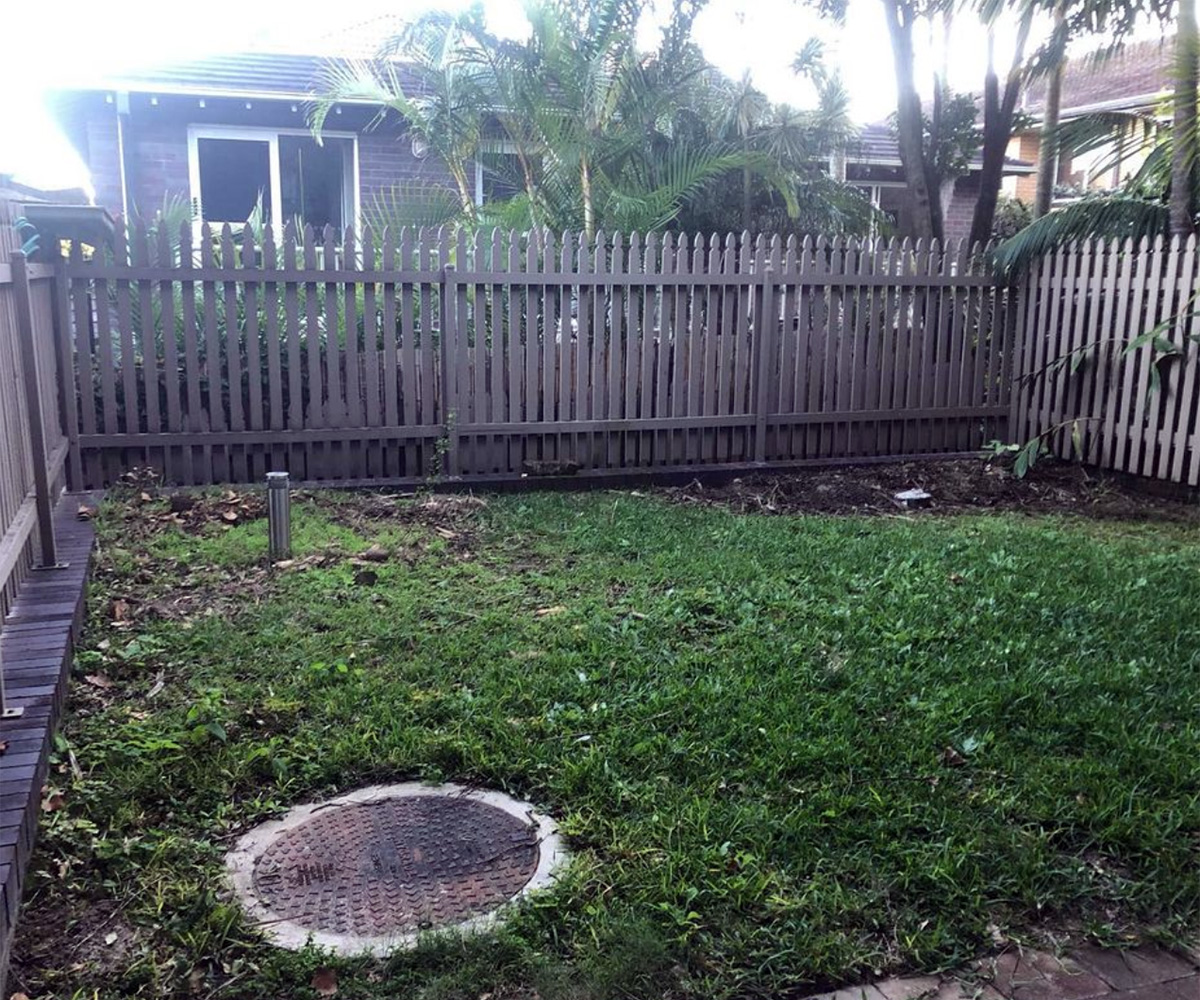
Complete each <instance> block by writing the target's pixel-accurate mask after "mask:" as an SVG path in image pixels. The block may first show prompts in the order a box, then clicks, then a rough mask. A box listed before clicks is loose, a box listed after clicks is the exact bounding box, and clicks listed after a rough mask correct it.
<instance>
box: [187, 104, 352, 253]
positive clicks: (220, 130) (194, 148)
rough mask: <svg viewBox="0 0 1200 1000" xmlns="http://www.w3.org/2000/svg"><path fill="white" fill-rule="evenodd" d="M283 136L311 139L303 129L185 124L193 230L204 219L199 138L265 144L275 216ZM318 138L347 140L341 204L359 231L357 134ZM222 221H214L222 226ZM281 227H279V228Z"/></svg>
mask: <svg viewBox="0 0 1200 1000" xmlns="http://www.w3.org/2000/svg"><path fill="white" fill-rule="evenodd" d="M285 135H301V136H308V137H310V138H311V137H312V132H311V131H309V130H308V129H304V128H263V127H261V126H253V125H189V126H188V131H187V144H188V188H189V192H188V194H189V197H190V199H191V202H192V212H193V219H194V221H195V226H196V229H197V231H199V228H200V227H201V226H202V225H204V223H205V222H206V221H208V220H206V219H205V218H204V205H203V203H202V201H201V199H200V140H201V139H240V140H242V141H244V142H265V143H266V144H267V151H268V152H267V169H268V172H269V174H270V178H269V182H270V186H271V205H272V207H273V209H274V211H275V213H279V212H280V211H281V210H282V207H283V180H282V176H281V172H280V167H279V137H280V136H285ZM321 136H322V137H323V138H328V139H349V140H350V173H351V179H350V200H349V204H348V205H346V204H343V206H342V207H343V215H345V211H344V210H345V209H347V208H348V209H349V210H350V211H349V219H348V220H346V219H344V220H343V221H347V222H348V224H349V225H351V226H353V227H354V228H355V229H356V230H357V229H358V228H359V218H360V191H359V180H358V133H357V132H322V133H321ZM225 221H226V220H225V219H220V220H218V221H216V222H214V223H213V224H214V225H222V224H224V223H225ZM271 225H272V226H273V227H276V226H279V223H278V220H277V219H272V220H271ZM280 228H282V227H280Z"/></svg>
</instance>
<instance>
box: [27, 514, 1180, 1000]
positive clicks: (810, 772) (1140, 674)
mask: <svg viewBox="0 0 1200 1000" xmlns="http://www.w3.org/2000/svg"><path fill="white" fill-rule="evenodd" d="M392 506H396V507H398V512H399V516H398V517H387V516H385V515H386V514H387V513H388V507H389V503H388V502H387V501H378V500H373V501H371V502H369V503H366V502H364V501H363V500H362V498H355V497H353V496H338V495H321V496H316V497H312V498H310V499H308V500H306V501H304V502H303V503H301V504H299V505H298V509H297V510H296V512H295V514H296V535H297V549H298V552H297V555H298V556H301V557H303V556H310V555H313V554H315V553H325V554H326V557H325V558H323V559H320V560H311V563H312V564H311V565H306V568H304V569H302V570H293V571H289V572H283V573H278V574H275V575H274V576H270V577H269V576H267V575H266V574H265V573H264V572H263V571H261V569H260V567H261V564H262V562H263V560H264V557H265V549H266V524H265V521H262V520H252V521H249V522H247V523H240V522H239V523H237V524H235V525H234V526H232V527H229V526H227V525H225V524H224V523H223V522H221V521H220V519H219V518H218V519H214V521H213V523H211V524H210V525H208V526H207V527H205V528H203V529H202V531H201V532H200V533H199V534H196V533H188V532H185V531H184V530H182V529H180V528H177V527H175V526H173V525H171V524H170V523H169V522H163V521H162V520H161V517H162V512H163V511H164V510H165V503H161V502H157V501H156V502H152V503H139V502H137V501H136V500H135V499H130V500H128V501H125V502H120V503H117V502H114V503H112V504H110V505H109V506H108V507H107V508H106V509H105V511H104V512H102V514H101V517H100V518H99V520H98V528H99V535H100V550H99V553H98V570H97V576H96V579H95V581H94V583H93V588H92V595H91V615H90V625H89V628H88V631H87V633H86V635H85V637H84V652H82V653H81V655H80V656H79V663H78V667H77V670H76V676H75V678H74V692H75V693H74V696H73V712H72V714H71V716H70V717H69V719H68V721H67V723H66V726H65V729H64V733H63V736H62V737H61V739H60V743H59V748H58V753H57V755H56V761H57V768H56V770H55V772H54V773H53V774H52V782H53V784H54V786H55V790H57V791H60V792H61V793H62V798H61V800H59V799H58V798H57V797H55V796H54V795H51V796H50V798H49V799H48V801H47V807H49V811H46V812H44V814H43V831H42V835H41V836H42V839H41V841H40V846H39V853H38V856H37V858H36V862H35V875H34V877H33V879H32V882H31V886H32V892H30V893H29V894H28V895H27V900H26V905H25V909H24V913H23V917H22V920H23V921H24V922H25V929H24V931H23V932H22V937H21V940H20V942H19V949H18V952H19V955H20V957H21V961H20V963H19V965H18V968H17V974H18V979H17V982H16V983H15V984H14V985H13V988H15V986H23V987H26V988H27V992H29V994H30V996H35V997H38V998H42V997H46V996H63V997H67V996H80V997H88V998H92V997H101V998H104V997H130V996H159V995H179V996H197V997H206V996H210V997H219V998H232V997H245V998H261V997H281V998H282V997H288V998H292V997H296V998H305V997H311V996H315V995H316V994H315V992H314V991H313V990H312V989H311V988H310V985H309V983H310V979H311V977H312V975H313V972H314V970H315V969H317V968H318V967H320V966H331V967H332V968H333V969H334V970H335V971H336V973H337V975H338V979H339V990H340V991H339V993H338V995H339V996H340V997H374V998H382V997H397V998H399V997H403V998H406V1000H407V998H463V1000H467V998H470V1000H479V998H481V997H485V996H490V997H492V998H494V1000H500V998H506V997H533V996H535V995H536V996H539V997H541V998H542V1000H566V998H573V1000H598V998H606V997H611V998H618V997H642V996H647V997H649V996H655V997H661V996H687V997H705V998H709V997H730V996H766V995H780V994H783V995H792V996H795V995H799V994H800V993H802V992H803V987H805V986H806V985H807V984H827V983H832V982H848V981H855V980H857V979H860V978H862V977H869V976H872V975H874V974H875V972H876V971H883V970H902V969H924V970H931V969H935V968H939V967H944V966H947V965H951V964H954V963H956V962H959V961H962V960H964V959H966V958H968V957H970V956H973V955H976V954H978V953H980V952H981V951H985V950H987V949H988V948H989V947H992V946H993V942H994V940H995V939H996V938H997V936H999V935H1004V936H1008V937H1015V938H1020V937H1021V936H1022V935H1023V934H1028V933H1031V932H1032V931H1035V930H1036V929H1038V928H1043V929H1044V928H1050V929H1055V928H1070V929H1072V930H1074V931H1075V932H1076V933H1087V934H1090V935H1093V936H1095V937H1096V938H1098V939H1100V940H1102V941H1108V942H1118V941H1121V940H1126V939H1128V938H1129V937H1130V936H1131V935H1134V934H1143V935H1145V934H1149V935H1151V936H1155V937H1158V938H1160V939H1163V940H1167V941H1170V940H1175V939H1178V938H1181V937H1184V936H1187V935H1188V934H1189V933H1192V934H1194V932H1195V929H1196V927H1197V923H1198V921H1200V750H1198V748H1200V531H1198V530H1197V529H1196V528H1195V527H1186V526H1170V525H1157V526H1152V525H1132V524H1114V523H1106V524H1099V523H1095V522H1087V521H1083V520H1076V519H1057V518H1039V519H1034V518H1027V517H1021V516H1012V515H995V516H987V517H959V518H935V517H916V518H900V517H896V518H874V519H867V518H862V519H854V518H819V517H764V516H737V515H734V514H731V513H729V512H727V511H724V510H720V509H714V508H703V507H680V506H672V505H670V504H668V503H666V502H664V501H662V500H660V499H657V498H655V497H652V496H639V495H636V494H633V495H631V494H628V493H625V494H621V493H616V492H606V493H593V494H583V495H563V494H549V495H539V494H529V495H519V496H505V497H498V498H491V499H490V500H489V501H488V502H487V504H486V506H480V507H479V508H478V509H476V508H471V507H467V506H465V505H463V504H460V503H457V502H454V503H452V504H450V505H449V506H448V507H443V506H438V507H437V508H436V509H435V512H434V513H433V514H430V515H429V516H427V512H426V511H425V509H424V508H419V507H417V508H414V507H413V506H412V505H411V504H408V505H406V504H402V503H397V504H392ZM447 510H448V511H449V514H446V513H445V511H447ZM151 514H153V515H155V516H156V517H158V518H159V520H157V521H153V522H149V521H148V517H149V516H150V515H151ZM446 518H450V520H446ZM439 519H440V520H439ZM370 544H381V545H383V546H385V547H387V548H388V549H389V550H390V552H391V553H392V558H391V560H390V561H389V562H387V563H384V564H381V565H379V566H378V567H377V570H376V571H377V574H378V582H377V583H376V584H375V585H374V586H359V585H356V584H355V582H354V575H355V573H356V571H357V569H358V567H356V566H354V565H353V564H351V563H350V562H348V561H347V559H346V558H344V557H345V556H347V555H350V554H353V553H355V552H359V551H361V550H363V549H364V548H366V547H367V546H368V545H370ZM114 601H115V603H114ZM165 615H171V616H177V617H175V618H169V617H164V616H165ZM114 617H115V618H117V619H118V620H117V621H116V622H115V623H114V622H113V620H112V619H113V618H114ZM124 619H128V620H124ZM85 678H90V679H85ZM414 777H415V778H422V779H427V780H430V781H440V780H454V781H458V782H465V783H478V784H483V785H488V786H492V787H497V788H501V789H504V790H507V791H509V792H512V793H514V794H516V795H518V796H521V797H523V798H527V799H530V800H532V801H534V802H536V803H538V804H539V805H541V806H542V807H544V808H545V809H547V810H548V811H550V812H551V813H552V814H553V815H554V816H555V817H557V819H558V820H559V823H560V825H561V828H562V830H563V832H564V833H565V834H566V835H567V837H568V840H569V844H570V846H571V848H572V850H573V852H574V854H575V860H574V863H573V866H572V867H571V869H570V871H569V874H568V875H567V876H566V878H565V879H564V880H563V881H562V882H561V883H560V884H559V886H558V887H557V889H556V890H554V891H553V892H552V893H551V894H549V895H546V896H544V897H542V898H541V899H540V900H538V901H537V902H536V903H535V904H533V905H530V906H528V907H527V908H526V909H524V910H523V911H522V912H521V913H519V914H518V915H517V916H516V917H515V919H514V920H513V921H512V922H511V923H510V924H509V926H508V929H507V930H506V931H504V932H503V933H501V934H499V935H494V936H491V937H487V938H479V939H476V940H473V941H466V942H446V941H442V942H434V943H431V944H429V945H428V946H427V947H424V948H422V949H419V950H418V951H417V952H415V953H410V954H404V955H399V956H397V957H396V958H394V959H393V960H391V961H389V962H385V963H380V962H373V961H345V960H332V959H330V958H329V956H323V955H321V954H318V953H316V952H306V953H300V954H289V953H282V952H277V951H275V950H273V949H271V948H268V947H267V946H265V945H263V944H262V943H261V941H260V940H259V939H258V938H257V936H256V935H255V933H254V932H253V929H252V928H249V927H247V926H246V925H245V924H244V923H243V922H242V921H241V919H240V917H239V915H238V912H237V911H236V909H235V908H233V907H231V906H230V905H229V904H228V902H227V897H226V896H225V894H224V890H223V886H222V871H223V868H222V859H223V854H224V852H225V851H226V850H227V849H228V847H229V845H230V844H231V843H232V841H233V840H234V839H236V837H237V836H238V835H240V833H241V832H243V831H244V830H245V829H246V828H248V827H249V826H251V825H253V824H255V823H257V822H260V821H262V820H264V819H267V818H269V817H272V816H275V815H278V814H279V813H280V812H281V811H282V810H283V809H285V808H287V807H289V806H291V805H293V804H296V803H300V802H304V801H309V800H312V799H314V798H318V797H323V796H328V795H331V794H334V793H335V792H336V791H340V790H347V789H351V788H354V787H356V786H360V785H365V784H370V783H377V782H383V781H399V780H403V779H407V778H414ZM69 925H74V928H75V929H73V930H64V927H66V926H69ZM10 983H11V980H10ZM35 990H36V991H37V992H35Z"/></svg>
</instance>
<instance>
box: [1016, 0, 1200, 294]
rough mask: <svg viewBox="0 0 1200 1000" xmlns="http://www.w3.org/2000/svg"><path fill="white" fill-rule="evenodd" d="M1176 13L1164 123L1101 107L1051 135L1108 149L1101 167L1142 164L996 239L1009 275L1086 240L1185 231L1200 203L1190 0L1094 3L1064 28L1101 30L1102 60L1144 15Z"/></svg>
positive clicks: (1090, 148) (1066, 143)
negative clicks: (1112, 187)
mask: <svg viewBox="0 0 1200 1000" xmlns="http://www.w3.org/2000/svg"><path fill="white" fill-rule="evenodd" d="M1146 14H1149V15H1153V16H1157V17H1159V18H1161V19H1169V18H1170V17H1172V16H1173V17H1175V23H1176V32H1175V40H1174V55H1173V59H1174V71H1173V77H1174V80H1173V93H1172V96H1171V102H1170V104H1171V118H1172V120H1171V123H1170V124H1169V125H1168V124H1165V123H1164V122H1163V121H1162V118H1161V116H1160V115H1158V114H1154V113H1151V114H1146V113H1143V112H1111V111H1110V112H1101V113H1096V114H1091V115H1086V116H1083V117H1081V118H1077V119H1075V120H1073V121H1069V122H1064V123H1062V124H1060V125H1059V126H1058V128H1057V130H1056V132H1055V134H1054V135H1053V136H1052V137H1051V143H1052V144H1053V145H1054V146H1055V147H1056V148H1057V149H1059V150H1065V151H1068V152H1072V153H1085V152H1094V151H1097V150H1107V151H1109V152H1110V158H1109V159H1108V161H1107V162H1105V163H1102V164H1101V169H1104V168H1112V167H1115V166H1118V165H1119V164H1122V163H1125V162H1128V161H1129V160H1131V159H1133V158H1134V157H1137V158H1139V159H1142V162H1141V164H1140V165H1139V166H1138V168H1137V169H1136V170H1135V171H1134V172H1133V174H1132V175H1131V176H1130V177H1129V178H1128V179H1127V180H1126V181H1125V183H1124V185H1123V186H1122V187H1121V189H1120V190H1118V191H1115V192H1111V193H1107V194H1102V195H1095V196H1089V197H1086V198H1083V199H1080V200H1079V201H1077V202H1075V203H1074V204H1071V205H1068V206H1066V207H1065V208H1062V209H1058V210H1056V211H1054V212H1050V213H1049V214H1047V215H1044V216H1042V217H1041V218H1039V219H1037V220H1035V221H1034V222H1033V223H1032V224H1031V225H1029V226H1027V227H1026V228H1025V229H1023V230H1021V231H1020V232H1018V233H1017V234H1016V235H1015V236H1013V237H1011V238H1010V239H1008V240H1007V241H1005V243H1003V244H1002V245H1001V246H1000V247H999V248H998V250H997V254H996V261H997V264H998V265H999V266H1000V268H1001V269H1003V270H1005V271H1008V272H1013V271H1017V270H1021V269H1023V268H1025V267H1027V266H1028V265H1029V264H1030V263H1032V262H1033V261H1034V260H1036V259H1037V258H1038V257H1040V256H1042V255H1043V254H1045V253H1047V252H1049V251H1052V250H1054V249H1056V248H1058V247H1061V246H1064V245H1066V244H1068V243H1070V242H1073V241H1077V240H1087V239H1125V238H1132V239H1134V240H1139V239H1141V238H1142V237H1143V236H1144V237H1147V238H1151V239H1153V238H1154V237H1155V236H1168V235H1172V234H1174V235H1187V234H1189V233H1191V232H1193V231H1194V229H1195V222H1196V213H1197V209H1198V208H1200V178H1198V176H1197V170H1196V162H1197V151H1198V150H1200V130H1198V129H1197V99H1198V93H1197V89H1198V77H1200V69H1198V66H1197V51H1198V41H1197V27H1196V11H1195V0H1178V6H1177V7H1176V6H1175V4H1174V0H1145V2H1143V0H1129V2H1127V0H1095V3H1094V4H1093V5H1086V4H1085V5H1079V6H1077V7H1069V8H1067V17H1066V30H1067V31H1068V32H1072V31H1074V30H1076V29H1075V25H1082V26H1083V27H1084V28H1087V29H1089V30H1102V29H1107V30H1109V31H1110V33H1111V34H1112V35H1113V37H1114V38H1115V39H1116V41H1115V42H1114V43H1113V44H1112V45H1111V46H1110V47H1109V49H1108V50H1107V52H1105V53H1101V54H1100V57H1099V58H1101V59H1103V58H1105V57H1107V56H1109V55H1113V54H1116V53H1119V52H1120V51H1121V40H1122V39H1123V38H1124V37H1125V36H1126V35H1127V34H1128V32H1129V31H1130V30H1131V29H1132V27H1133V26H1134V24H1135V23H1136V21H1137V19H1138V18H1139V17H1141V16H1143V15H1146Z"/></svg>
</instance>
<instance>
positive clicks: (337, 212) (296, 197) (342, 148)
mask: <svg viewBox="0 0 1200 1000" xmlns="http://www.w3.org/2000/svg"><path fill="white" fill-rule="evenodd" d="M352 157H353V144H352V143H351V142H350V141H349V140H348V139H326V140H324V142H323V143H322V144H321V145H319V146H318V145H317V143H316V141H315V140H314V139H311V138H309V137H308V136H291V135H281V136H280V137H279V186H280V189H281V190H280V198H281V200H282V202H283V220H282V221H285V222H286V221H288V220H290V219H301V220H303V221H304V222H306V223H308V224H309V225H311V226H313V227H314V228H316V229H320V228H322V227H323V226H333V227H334V228H335V229H341V228H343V227H344V226H345V225H346V220H347V217H348V214H349V206H347V204H346V200H347V196H346V192H347V190H348V185H347V183H346V178H347V177H348V176H349V175H350V172H351V166H350V165H351V162H352Z"/></svg>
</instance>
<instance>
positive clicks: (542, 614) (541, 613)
mask: <svg viewBox="0 0 1200 1000" xmlns="http://www.w3.org/2000/svg"><path fill="white" fill-rule="evenodd" d="M566 610H567V608H566V605H564V604H556V605H554V607H552V608H538V609H537V611H535V612H534V614H535V615H537V617H538V618H549V617H550V616H551V615H561V614H562V613H563V612H564V611H566Z"/></svg>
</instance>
